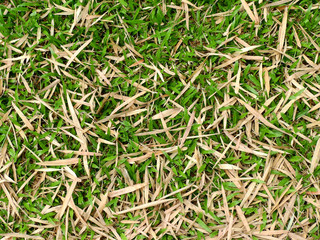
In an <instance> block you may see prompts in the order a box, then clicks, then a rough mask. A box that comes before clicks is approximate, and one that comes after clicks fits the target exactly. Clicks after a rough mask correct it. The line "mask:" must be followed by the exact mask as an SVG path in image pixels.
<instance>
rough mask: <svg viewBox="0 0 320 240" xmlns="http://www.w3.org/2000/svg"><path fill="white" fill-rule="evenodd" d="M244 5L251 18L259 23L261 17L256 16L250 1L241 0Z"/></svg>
mask: <svg viewBox="0 0 320 240" xmlns="http://www.w3.org/2000/svg"><path fill="white" fill-rule="evenodd" d="M241 3H242V6H243V7H244V9H245V10H246V12H247V14H248V15H249V17H250V18H251V20H252V21H253V22H255V24H259V17H258V16H255V15H254V14H253V12H252V11H251V9H250V7H249V5H248V3H247V2H246V1H245V0H241Z"/></svg>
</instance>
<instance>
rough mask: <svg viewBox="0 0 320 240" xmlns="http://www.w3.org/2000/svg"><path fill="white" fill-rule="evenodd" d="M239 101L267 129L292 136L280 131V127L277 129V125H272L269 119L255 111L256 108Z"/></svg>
mask: <svg viewBox="0 0 320 240" xmlns="http://www.w3.org/2000/svg"><path fill="white" fill-rule="evenodd" d="M238 101H239V102H240V103H241V104H242V105H243V106H245V107H246V108H247V109H248V111H249V112H250V113H251V114H252V115H253V116H255V117H256V118H258V119H259V120H260V121H261V122H262V123H264V124H265V125H266V126H267V127H270V128H273V129H275V130H277V131H279V132H282V133H284V134H287V135H289V136H290V134H289V133H286V132H285V131H283V130H281V129H279V128H278V127H276V126H275V125H273V124H272V123H270V122H269V121H268V120H267V119H265V118H264V117H263V116H262V114H261V113H260V112H258V111H257V110H255V109H254V108H252V107H251V106H250V105H249V104H247V103H245V102H244V101H242V100H241V99H239V98H238Z"/></svg>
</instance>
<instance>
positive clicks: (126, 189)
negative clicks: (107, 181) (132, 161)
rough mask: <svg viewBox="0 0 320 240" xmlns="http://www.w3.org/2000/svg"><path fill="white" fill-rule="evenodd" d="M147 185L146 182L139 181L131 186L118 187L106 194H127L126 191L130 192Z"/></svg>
mask: <svg viewBox="0 0 320 240" xmlns="http://www.w3.org/2000/svg"><path fill="white" fill-rule="evenodd" d="M145 186H147V184H146V183H139V184H135V185H133V186H129V187H126V188H122V189H119V190H116V191H112V192H110V193H109V194H108V196H109V197H110V198H114V197H117V196H121V195H123V194H127V193H131V192H134V191H137V190H139V189H141V188H143V187H145Z"/></svg>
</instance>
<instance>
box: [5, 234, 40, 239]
mask: <svg viewBox="0 0 320 240" xmlns="http://www.w3.org/2000/svg"><path fill="white" fill-rule="evenodd" d="M0 236H3V237H4V238H2V239H3V240H5V239H13V238H24V239H36V240H38V239H39V240H44V239H45V238H43V237H40V236H35V235H28V234H23V233H0Z"/></svg>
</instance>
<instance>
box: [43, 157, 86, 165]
mask: <svg viewBox="0 0 320 240" xmlns="http://www.w3.org/2000/svg"><path fill="white" fill-rule="evenodd" d="M79 160H80V159H79V158H69V159H61V160H55V161H47V162H40V163H37V164H38V165H40V166H62V165H72V164H77V163H78V162H79Z"/></svg>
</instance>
